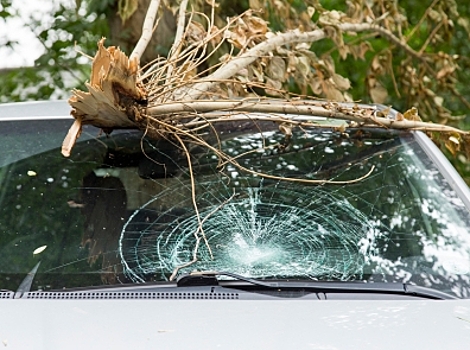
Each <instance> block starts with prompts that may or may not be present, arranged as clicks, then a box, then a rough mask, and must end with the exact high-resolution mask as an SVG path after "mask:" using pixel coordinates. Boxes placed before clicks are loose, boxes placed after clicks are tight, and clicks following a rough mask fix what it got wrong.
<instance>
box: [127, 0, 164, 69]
mask: <svg viewBox="0 0 470 350" xmlns="http://www.w3.org/2000/svg"><path fill="white" fill-rule="evenodd" d="M159 7H160V0H152V1H151V3H150V5H149V8H148V10H147V14H146V15H145V20H144V24H143V26H142V35H141V36H140V38H139V41H138V42H137V44H136V45H135V48H134V50H133V51H132V53H131V55H130V57H129V60H131V61H133V60H135V59H137V61H140V58H141V57H142V55H143V53H144V51H145V49H146V48H147V45H148V43H149V42H150V40H151V39H152V34H153V24H154V23H155V19H156V17H157V13H158V8H159Z"/></svg>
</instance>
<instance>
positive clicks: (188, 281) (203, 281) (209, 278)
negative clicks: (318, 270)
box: [176, 271, 279, 288]
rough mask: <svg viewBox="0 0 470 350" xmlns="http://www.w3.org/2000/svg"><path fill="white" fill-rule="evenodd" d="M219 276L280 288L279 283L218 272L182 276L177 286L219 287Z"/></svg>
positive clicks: (193, 273)
mask: <svg viewBox="0 0 470 350" xmlns="http://www.w3.org/2000/svg"><path fill="white" fill-rule="evenodd" d="M217 276H227V277H232V278H234V279H236V280H239V281H243V282H247V283H249V284H252V285H255V286H262V287H267V288H278V287H279V283H278V282H263V281H260V280H257V279H254V278H250V277H245V276H243V275H239V274H237V273H232V272H224V271H221V272H217V271H202V272H192V273H190V274H187V275H182V276H180V277H178V278H177V280H176V285H177V286H178V287H194V286H218V285H219V280H218V279H217Z"/></svg>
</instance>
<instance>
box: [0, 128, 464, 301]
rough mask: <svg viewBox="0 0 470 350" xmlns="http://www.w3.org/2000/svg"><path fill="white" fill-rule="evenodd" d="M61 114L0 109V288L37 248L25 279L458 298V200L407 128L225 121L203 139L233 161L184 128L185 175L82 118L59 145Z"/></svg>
mask: <svg viewBox="0 0 470 350" xmlns="http://www.w3.org/2000/svg"><path fill="white" fill-rule="evenodd" d="M69 125H70V120H48V121H34V122H32V121H16V122H2V128H0V130H1V131H0V133H1V138H0V149H1V151H2V154H3V155H4V156H3V157H2V161H1V163H0V166H1V167H0V185H1V186H0V288H1V289H9V290H15V289H16V288H17V287H18V285H19V284H20V283H21V281H22V280H23V278H24V277H25V275H26V274H27V273H28V272H29V271H30V270H31V269H32V268H33V267H34V266H35V265H36V264H37V263H38V262H40V266H39V269H38V272H37V275H36V277H35V279H34V282H33V287H32V288H33V289H35V290H38V289H39V290H49V289H61V288H74V287H87V286H96V285H103V284H120V283H134V282H135V283H145V282H153V281H167V280H169V279H170V278H172V277H173V276H175V275H178V274H182V273H189V272H192V271H226V272H232V273H238V274H242V275H244V276H248V277H256V278H262V279H271V278H274V279H300V280H302V279H308V280H322V281H369V282H372V281H384V282H397V283H404V282H406V283H410V284H416V285H420V286H426V287H432V288H436V289H439V290H442V291H445V292H448V293H452V294H454V295H456V296H459V297H468V293H469V289H468V284H469V276H470V235H469V229H468V228H469V227H470V222H469V221H470V220H469V212H468V208H466V207H465V206H464V204H463V202H462V201H461V199H460V198H459V197H458V195H457V193H456V192H455V191H454V190H453V189H452V187H451V186H450V185H449V183H447V181H446V180H445V179H444V177H443V176H442V175H441V174H440V173H439V171H438V169H437V168H436V166H435V165H434V164H433V163H432V161H431V160H430V159H429V158H428V157H427V155H426V154H425V152H424V151H423V150H422V149H421V148H420V147H419V145H418V144H417V142H416V141H415V139H414V136H413V134H411V133H400V132H392V131H388V130H378V129H363V130H354V129H351V130H349V131H347V132H339V131H334V129H331V128H316V127H313V126H312V127H310V128H302V129H294V130H293V135H292V137H291V138H286V136H285V135H284V134H282V133H281V132H279V131H277V126H274V127H273V126H272V125H271V126H268V127H264V126H260V125H252V126H250V127H244V131H240V129H239V128H238V129H237V128H233V130H225V132H223V133H221V134H220V137H218V138H215V137H210V136H208V138H207V139H208V140H209V142H210V143H211V145H212V146H213V147H214V149H220V150H222V151H223V152H225V153H226V154H227V156H228V158H229V159H230V160H231V161H226V160H225V161H224V160H222V161H221V160H220V159H219V158H218V157H217V155H216V154H215V153H214V151H213V150H214V149H213V150H210V149H208V148H206V147H203V146H201V145H199V144H195V143H194V142H192V141H191V140H185V145H186V147H187V149H188V150H189V152H190V159H191V169H192V176H191V174H190V171H189V167H188V159H187V156H186V154H185V152H184V151H183V149H182V148H181V147H180V146H179V145H178V143H177V142H175V141H171V140H160V141H152V140H149V139H146V138H143V135H142V134H141V133H140V132H137V131H119V130H116V131H114V132H113V133H111V134H110V135H104V134H100V132H99V130H98V129H95V128H93V127H87V128H85V130H84V133H83V135H82V137H81V138H80V141H79V143H78V144H77V145H76V147H75V149H74V151H73V153H72V156H71V157H70V158H64V157H62V155H61V154H60V145H61V142H62V139H63V136H64V135H65V132H66V130H67V128H68V127H69ZM230 131H231V132H230ZM305 180H307V181H305ZM193 184H194V185H193Z"/></svg>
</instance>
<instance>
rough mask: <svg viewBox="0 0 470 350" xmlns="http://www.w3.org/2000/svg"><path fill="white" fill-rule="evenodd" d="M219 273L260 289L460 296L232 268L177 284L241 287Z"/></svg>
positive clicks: (182, 278) (195, 274) (187, 277)
mask: <svg viewBox="0 0 470 350" xmlns="http://www.w3.org/2000/svg"><path fill="white" fill-rule="evenodd" d="M218 276H227V277H231V278H233V279H235V280H236V281H243V282H246V283H249V284H250V285H252V286H259V287H261V288H260V289H264V290H269V289H276V290H279V291H282V290H294V289H295V290H299V289H300V290H304V291H306V292H310V293H358V294H395V295H403V296H411V297H418V298H426V299H435V300H445V299H458V298H457V297H455V296H453V295H450V294H447V293H445V292H441V291H439V290H436V289H432V288H427V287H420V286H413V285H408V284H406V283H360V282H318V281H272V282H265V281H260V280H257V279H254V278H249V277H245V276H242V275H239V274H236V273H232V272H224V271H220V272H219V271H203V272H193V273H191V274H188V275H182V276H180V277H179V278H178V279H177V281H176V285H177V286H178V287H193V286H223V287H226V288H240V287H241V286H240V285H239V284H236V285H234V284H233V283H232V282H233V281H230V280H223V281H220V280H219V279H218V278H217V277H218Z"/></svg>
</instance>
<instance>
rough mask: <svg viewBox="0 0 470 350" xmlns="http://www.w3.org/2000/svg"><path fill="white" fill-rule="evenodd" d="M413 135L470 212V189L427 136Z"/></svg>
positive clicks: (418, 133)
mask: <svg viewBox="0 0 470 350" xmlns="http://www.w3.org/2000/svg"><path fill="white" fill-rule="evenodd" d="M412 134H413V136H414V138H415V140H416V142H417V143H418V145H419V146H420V147H421V148H422V149H423V151H424V152H425V153H426V155H427V156H428V157H429V159H431V161H432V162H433V163H434V165H435V166H436V167H437V169H438V170H439V172H440V173H441V174H442V176H443V177H444V178H445V180H446V181H447V182H448V183H449V185H450V187H451V188H452V189H453V190H454V191H455V192H456V193H457V196H458V197H459V198H460V199H461V200H462V202H463V203H464V204H465V206H466V207H467V209H469V210H470V189H469V188H468V185H467V184H466V183H465V181H464V180H463V179H462V177H461V176H460V175H459V173H458V172H457V170H455V168H454V166H453V165H452V164H451V163H450V161H449V160H448V159H447V158H446V156H445V155H444V154H443V153H442V152H441V151H440V150H439V148H438V147H437V146H436V145H435V144H434V143H433V142H432V140H431V139H430V138H429V137H428V136H427V135H426V134H424V133H423V132H421V131H415V132H413V133H412Z"/></svg>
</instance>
